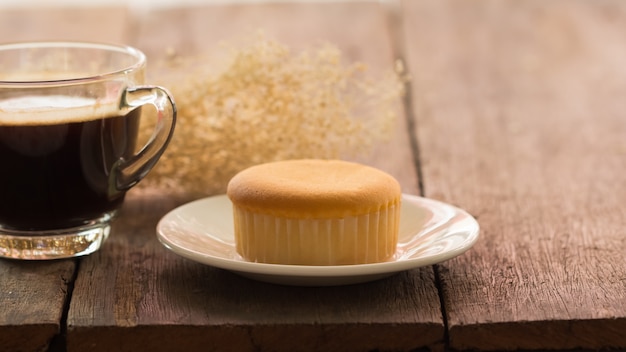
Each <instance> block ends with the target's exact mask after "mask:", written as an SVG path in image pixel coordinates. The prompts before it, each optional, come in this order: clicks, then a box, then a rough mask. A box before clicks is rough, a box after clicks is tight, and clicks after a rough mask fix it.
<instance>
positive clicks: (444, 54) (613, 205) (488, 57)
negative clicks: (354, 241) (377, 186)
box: [404, 1, 626, 350]
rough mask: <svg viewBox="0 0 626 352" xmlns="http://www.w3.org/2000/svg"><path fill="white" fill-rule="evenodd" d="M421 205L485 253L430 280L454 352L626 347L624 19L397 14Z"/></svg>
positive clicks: (477, 10) (608, 9)
mask: <svg viewBox="0 0 626 352" xmlns="http://www.w3.org/2000/svg"><path fill="white" fill-rule="evenodd" d="M405 6H406V7H405V11H404V13H405V23H406V26H405V31H406V33H407V36H408V38H410V39H411V40H407V41H406V43H407V44H408V45H407V52H408V53H407V54H408V56H409V57H410V60H409V66H410V68H411V69H412V72H413V77H414V85H415V87H416V89H415V90H414V92H413V93H414V95H413V99H414V102H415V107H416V108H415V113H416V115H417V117H418V119H417V128H416V131H415V132H416V134H417V139H418V141H419V144H420V157H421V159H420V160H421V169H422V173H423V182H424V190H425V195H426V196H427V197H432V198H436V199H441V200H444V201H447V202H451V203H454V204H458V205H459V206H461V207H463V208H466V209H467V210H468V211H470V213H472V214H473V215H474V216H475V217H476V218H478V221H479V222H480V224H481V228H482V236H483V237H482V240H481V241H479V243H478V244H477V245H476V246H475V248H474V249H473V250H472V251H470V252H468V253H467V254H466V255H463V256H460V257H458V258H456V259H454V260H451V261H449V262H446V263H443V264H441V265H439V266H437V271H438V274H439V275H440V276H441V284H442V287H441V290H442V294H443V298H444V302H445V312H446V317H447V325H448V329H449V344H450V346H451V347H452V348H455V349H481V350H500V349H511V348H521V349H575V348H586V349H600V348H609V347H614V348H618V347H620V348H625V347H626V256H625V254H626V228H625V226H624V225H625V224H626V207H625V204H626V177H625V174H626V173H625V172H626V115H625V114H626V109H625V108H626V104H625V103H624V100H623V99H622V97H623V96H624V95H626V70H625V69H624V65H623V62H624V60H626V41H624V40H623V37H622V34H623V33H626V32H625V31H626V3H624V2H619V1H601V2H595V1H550V2H544V1H520V2H503V1H481V2H463V1H415V2H414V1H407V2H405Z"/></svg>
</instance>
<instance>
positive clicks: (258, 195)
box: [227, 159, 401, 218]
mask: <svg viewBox="0 0 626 352" xmlns="http://www.w3.org/2000/svg"><path fill="white" fill-rule="evenodd" d="M227 194H228V197H229V198H230V199H231V200H232V202H233V203H234V204H236V205H237V206H238V207H241V208H244V209H246V210H248V211H252V212H263V213H267V214H272V215H275V216H283V217H310V218H327V217H342V216H351V215H359V214H366V213H370V212H373V211H378V210H380V209H382V208H385V207H387V206H389V205H390V204H398V203H399V202H400V197H401V189H400V185H399V183H398V181H396V179H395V178H393V177H392V176H391V175H389V174H387V173H385V172H383V171H381V170H378V169H376V168H373V167H370V166H366V165H362V164H357V163H352V162H347V161H340V160H317V159H304V160H287V161H279V162H273V163H266V164H260V165H256V166H253V167H250V168H248V169H246V170H243V171H241V172H240V173H238V174H237V175H235V177H233V178H232V179H231V180H230V182H229V183H228V188H227Z"/></svg>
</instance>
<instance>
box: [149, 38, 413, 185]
mask: <svg viewBox="0 0 626 352" xmlns="http://www.w3.org/2000/svg"><path fill="white" fill-rule="evenodd" d="M224 52H225V53H228V54H229V55H228V56H227V60H225V61H219V60H216V59H215V58H210V57H209V58H207V57H202V58H198V57H195V58H187V59H185V58H179V57H176V56H172V57H170V61H169V64H168V71H167V72H169V74H167V75H164V77H162V78H163V79H162V80H163V82H162V84H163V85H165V86H167V87H169V88H170V90H171V91H172V93H173V95H174V97H175V99H176V102H177V106H178V116H179V119H178V123H177V126H176V132H175V135H174V138H173V140H172V142H171V144H170V146H169V147H168V150H167V152H166V153H165V155H164V156H163V157H162V159H161V161H160V162H159V163H158V164H157V166H156V167H155V169H154V170H153V171H152V172H151V174H150V175H149V176H148V178H147V179H146V180H145V181H144V184H148V185H155V184H156V186H158V187H166V188H170V187H172V188H175V189H177V190H179V191H180V190H181V188H182V190H184V191H185V192H188V193H193V194H213V193H219V192H223V191H224V190H225V187H226V184H227V183H228V180H230V178H231V177H232V176H233V175H234V174H235V173H237V172H238V171H240V170H242V169H244V168H246V167H248V166H251V165H254V164H259V163H263V162H268V161H274V160H283V159H295V158H342V157H351V156H356V155H358V154H361V153H364V152H366V151H368V150H369V149H370V147H371V146H372V145H373V143H375V142H377V141H380V140H383V139H385V138H387V137H389V136H390V132H391V130H392V126H393V123H394V121H395V119H396V117H397V116H396V115H397V103H398V98H399V97H400V95H401V94H402V84H401V82H400V80H399V77H398V76H397V75H396V74H395V73H394V72H388V73H387V74H386V75H383V76H382V77H369V76H368V75H367V70H366V67H365V65H363V64H361V63H351V64H346V63H344V62H343V61H344V60H343V58H342V55H341V52H340V50H339V49H337V48H336V47H334V46H333V45H330V44H324V45H320V46H319V47H317V48H314V49H311V50H304V51H301V52H297V53H295V52H293V51H292V50H291V49H290V48H288V47H287V46H285V45H283V44H281V43H279V42H278V41H276V40H272V39H268V38H267V37H266V36H265V35H263V34H259V35H256V36H255V37H254V38H253V39H252V40H251V41H250V40H249V41H246V42H244V43H243V44H242V43H240V44H238V45H234V46H232V45H231V46H230V47H226V48H225V51H224ZM177 73H178V74H180V73H183V74H182V75H181V76H177ZM143 132H145V133H149V132H150V130H149V129H148V128H146V129H145V131H143Z"/></svg>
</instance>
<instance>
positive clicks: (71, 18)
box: [0, 7, 128, 351]
mask: <svg viewBox="0 0 626 352" xmlns="http://www.w3.org/2000/svg"><path fill="white" fill-rule="evenodd" d="M127 14H128V12H127V10H126V9H125V8H113V7H111V8H104V9H101V11H98V12H96V11H93V10H90V9H80V8H38V9H10V8H3V9H2V11H0V42H16V41H37V40H90V41H111V42H122V41H123V37H124V36H125V35H126V34H125V32H126V31H127V30H128V28H127V27H125V25H124V24H125V21H126V20H127V19H128V18H127V17H126V16H127ZM3 172H5V170H4V169H3ZM75 270H76V260H60V261H53V262H48V261H42V262H22V261H12V260H0V287H2V290H0V307H2V308H1V309H0V351H43V350H46V349H47V348H48V347H49V346H50V344H51V343H52V345H53V347H58V348H63V345H64V342H63V338H62V337H60V338H59V336H60V334H62V333H63V330H64V327H63V325H62V324H63V322H62V317H63V312H64V309H65V308H66V300H67V299H68V289H71V285H72V284H73V282H72V280H73V277H74V272H75Z"/></svg>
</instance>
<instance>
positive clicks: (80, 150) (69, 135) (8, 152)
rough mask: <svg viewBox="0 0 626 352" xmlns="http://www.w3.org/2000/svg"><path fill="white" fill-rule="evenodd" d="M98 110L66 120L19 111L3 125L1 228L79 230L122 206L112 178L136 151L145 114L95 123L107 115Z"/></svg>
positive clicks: (81, 112)
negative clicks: (115, 168) (116, 168)
mask: <svg viewBox="0 0 626 352" xmlns="http://www.w3.org/2000/svg"><path fill="white" fill-rule="evenodd" d="M68 99H69V98H68ZM1 108H2V105H0V109H1ZM96 110H97V109H96V107H95V106H90V107H88V108H82V107H81V108H79V109H71V110H68V111H69V112H68V115H70V116H67V117H65V118H62V117H60V116H59V114H58V113H56V114H53V113H47V114H46V113H37V112H35V113H33V114H30V116H26V113H25V112H19V111H17V110H16V112H15V114H14V116H13V117H14V118H13V119H11V121H7V119H0V165H2V166H1V169H0V170H1V171H0V226H2V227H5V228H9V229H11V228H12V229H16V230H46V229H47V230H49V229H57V228H67V227H71V226H79V225H83V224H85V223H87V222H89V221H90V220H93V219H96V218H99V217H101V216H102V215H104V214H105V213H107V212H110V211H112V210H114V209H116V208H117V207H118V206H119V205H120V204H121V203H122V201H123V198H124V193H123V192H119V191H118V190H116V189H115V179H114V175H111V170H112V168H113V165H114V164H115V163H116V162H117V161H118V160H119V159H120V158H121V157H130V156H131V155H132V154H133V153H134V151H135V145H136V140H137V131H138V128H139V117H140V116H139V115H140V111H139V109H136V110H134V111H132V112H131V113H130V114H129V115H127V116H107V117H104V118H97V119H93V118H89V115H90V114H91V116H93V115H96V116H97V115H99V114H100V115H101V113H102V112H101V111H96ZM56 111H58V110H56ZM0 116H4V117H6V116H9V115H8V114H7V112H6V111H4V112H2V115H0ZM37 116H39V117H45V118H42V119H41V120H38V118H36V117H37ZM20 123H22V124H20Z"/></svg>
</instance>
